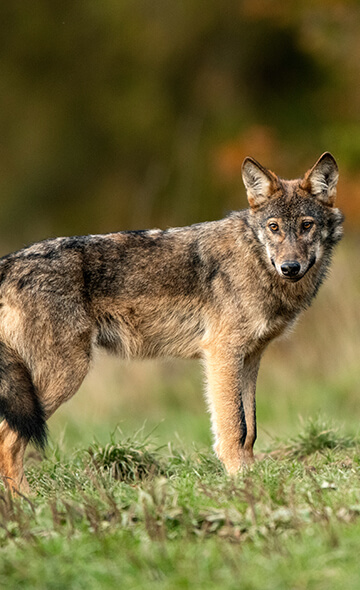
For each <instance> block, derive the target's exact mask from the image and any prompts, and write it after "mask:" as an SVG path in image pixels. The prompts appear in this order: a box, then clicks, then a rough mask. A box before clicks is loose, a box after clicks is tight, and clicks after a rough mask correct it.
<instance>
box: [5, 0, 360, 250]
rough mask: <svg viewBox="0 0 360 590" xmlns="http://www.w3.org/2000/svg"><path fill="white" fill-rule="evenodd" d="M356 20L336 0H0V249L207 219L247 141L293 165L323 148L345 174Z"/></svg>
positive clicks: (230, 186) (349, 159) (357, 157)
mask: <svg viewBox="0 0 360 590" xmlns="http://www.w3.org/2000/svg"><path fill="white" fill-rule="evenodd" d="M359 22H360V5H359V4H358V2H355V1H354V2H351V1H346V0H336V1H335V0H332V1H331V0H317V1H316V2H311V3H310V2H303V3H301V4H299V3H298V2H295V0H291V1H290V2H288V3H284V2H280V0H272V1H270V0H242V1H239V2H233V0H231V1H230V0H222V1H220V0H208V1H207V2H206V3H205V2H204V0H181V1H179V2H174V1H172V0H121V2H118V1H115V0H103V1H102V2H97V1H95V0H79V1H78V2H70V1H69V0H65V1H64V0H63V1H61V2H59V1H56V0H37V1H36V2H32V3H24V2H21V1H20V0H12V2H8V3H2V5H1V6H0V129H1V148H0V204H1V214H0V235H1V244H2V249H3V250H5V249H7V248H12V247H21V246H22V245H23V243H25V242H29V241H32V240H35V239H40V238H43V237H47V236H49V235H56V234H69V233H87V232H100V231H110V230H114V229H121V228H124V229H125V228H134V227H139V226H143V227H146V226H153V225H163V226H166V225H169V224H184V223H190V222H193V221H199V220H202V219H206V218H214V217H218V216H219V215H222V214H223V213H224V211H226V210H227V209H229V208H233V207H239V206H243V205H244V200H243V197H242V199H240V198H239V194H240V186H241V181H240V171H239V169H240V164H241V160H242V158H243V156H244V155H246V154H247V153H251V154H252V155H254V156H255V157H259V158H260V156H261V157H262V158H264V159H265V160H264V163H265V164H266V165H268V166H271V167H274V168H276V170H277V171H282V172H283V173H284V174H286V175H293V174H297V173H300V172H303V167H304V165H305V166H306V165H308V164H311V163H312V160H314V158H316V157H317V156H318V155H319V152H321V151H323V150H325V149H330V150H332V151H333V152H334V153H335V155H336V156H338V157H339V158H340V160H341V164H342V169H343V170H344V171H345V174H344V176H345V180H346V182H347V186H350V185H351V178H352V177H353V174H354V171H355V170H356V169H357V168H359V164H360V143H359V142H358V141H357V129H358V128H359V126H360V121H359V112H360V90H359V89H360V85H359V84H358V83H357V80H358V78H359V75H360V60H359V59H358V58H359V49H360V45H359V44H360V40H359V36H358V30H359ZM242 194H243V191H242ZM344 207H345V208H346V199H345V202H344ZM352 207H353V206H352ZM359 209H360V207H359ZM352 218H353V219H355V218H357V219H358V220H360V214H359V213H358V214H357V217H356V215H355V217H354V211H353V209H352Z"/></svg>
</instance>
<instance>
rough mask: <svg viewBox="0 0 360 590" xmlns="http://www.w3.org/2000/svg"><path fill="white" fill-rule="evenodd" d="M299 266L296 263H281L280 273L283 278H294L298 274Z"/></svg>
mask: <svg viewBox="0 0 360 590" xmlns="http://www.w3.org/2000/svg"><path fill="white" fill-rule="evenodd" d="M300 268H301V266H300V264H299V263H298V262H290V261H287V262H283V264H282V265H281V272H282V273H283V275H284V277H289V278H292V277H296V275H298V274H299V272H300Z"/></svg>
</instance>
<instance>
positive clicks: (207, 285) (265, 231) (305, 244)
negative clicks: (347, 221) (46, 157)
mask: <svg viewBox="0 0 360 590" xmlns="http://www.w3.org/2000/svg"><path fill="white" fill-rule="evenodd" d="M242 177H243V181H244V184H245V188H246V191H247V198H248V202H249V205H250V206H249V208H248V209H245V210H241V211H237V212H233V213H231V214H229V215H228V216H227V217H226V218H224V219H222V220H220V221H212V222H205V223H199V224H195V225H191V226H188V227H182V228H172V229H165V230H160V229H155V230H143V231H127V232H118V233H108V234H104V235H88V236H76V237H60V238H54V239H48V240H45V241H42V242H39V243H36V244H33V245H31V246H29V247H27V248H24V249H22V250H20V251H18V252H15V253H12V254H9V255H7V256H4V257H3V258H2V259H1V260H0V413H1V416H2V417H3V418H4V419H3V421H2V423H1V424H0V473H1V475H2V477H3V479H4V481H5V482H7V484H8V485H9V487H10V488H11V489H12V490H15V491H20V492H22V493H24V492H28V491H29V487H28V483H27V480H26V477H25V475H24V468H23V458H24V452H25V448H26V446H27V444H28V442H29V441H32V442H33V443H35V444H36V445H37V446H38V447H40V448H44V446H45V443H46V437H47V426H46V421H47V419H48V418H49V417H50V416H51V415H52V414H53V413H54V412H55V410H56V409H57V408H58V407H59V406H60V405H61V404H62V403H64V402H65V401H67V400H69V399H70V398H71V397H72V396H73V395H74V394H75V393H76V391H77V390H78V388H79V387H80V384H81V383H82V381H83V379H84V377H85V375H86V374H87V372H88V370H89V367H90V364H91V360H92V356H93V351H94V349H95V348H96V347H102V348H104V349H106V350H108V351H110V352H112V353H114V354H116V355H118V356H119V357H122V358H125V359H131V358H153V357H166V356H167V357H169V356H172V357H184V358H193V359H201V360H202V362H203V363H204V366H205V371H206V381H207V386H206V399H207V402H208V406H209V411H210V414H211V422H212V430H213V434H214V449H215V451H216V454H217V456H218V457H219V459H220V460H221V461H222V462H223V464H224V466H225V469H226V470H227V472H228V473H229V474H235V473H236V472H237V471H238V470H240V469H241V468H242V466H243V465H246V464H249V463H251V462H252V460H253V446H254V442H255V439H256V410H255V388H256V379H257V374H258V369H259V363H260V359H261V357H262V354H263V352H264V350H265V348H266V347H267V345H268V344H269V342H270V341H271V340H273V339H274V338H276V337H278V336H279V335H280V334H282V333H283V332H284V331H285V330H287V329H288V328H289V327H290V326H292V325H293V324H294V322H295V320H296V319H297V318H298V316H299V314H300V313H301V312H302V311H303V310H305V309H306V308H307V307H308V306H309V305H310V303H311V301H312V299H313V298H314V296H315V295H316V293H317V291H318V289H319V287H320V285H321V283H322V282H323V279H324V277H325V276H326V273H327V270H328V268H329V264H330V260H331V255H332V252H333V248H334V246H335V244H336V243H337V242H338V241H339V240H340V238H341V236H342V221H343V216H342V213H341V212H340V210H339V209H337V208H336V207H335V194H336V185H337V181H338V167H337V164H336V161H335V159H334V157H333V156H332V155H331V154H330V153H329V152H326V153H324V154H323V155H322V156H321V157H320V158H319V159H318V161H317V162H316V164H315V165H314V166H313V167H312V168H310V169H309V170H308V171H307V173H306V174H305V175H304V177H303V178H301V179H298V180H283V179H281V178H280V177H278V176H277V175H276V174H274V173H273V172H271V171H270V170H268V169H266V168H265V167H263V166H262V165H261V164H259V163H258V162H257V161H256V160H255V159H253V158H250V157H247V158H246V159H245V160H244V162H243V165H242Z"/></svg>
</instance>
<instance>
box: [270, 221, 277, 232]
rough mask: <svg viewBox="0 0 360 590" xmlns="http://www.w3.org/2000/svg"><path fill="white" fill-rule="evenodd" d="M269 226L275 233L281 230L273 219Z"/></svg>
mask: <svg viewBox="0 0 360 590" xmlns="http://www.w3.org/2000/svg"><path fill="white" fill-rule="evenodd" d="M269 228H270V229H271V231H272V232H273V233H274V234H275V233H276V232H277V231H279V226H278V224H277V223H275V221H272V222H271V223H269Z"/></svg>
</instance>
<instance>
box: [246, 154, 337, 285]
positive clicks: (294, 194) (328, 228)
mask: <svg viewBox="0 0 360 590" xmlns="http://www.w3.org/2000/svg"><path fill="white" fill-rule="evenodd" d="M242 176H243V181H244V184H245V187H246V190H247V197H248V201H249V204H250V222H251V227H252V229H253V231H254V232H255V234H256V236H257V239H258V240H259V241H260V242H261V243H262V244H263V246H264V247H265V249H266V252H267V256H268V260H269V266H271V265H272V266H273V267H274V268H275V269H276V271H277V273H278V274H279V275H280V276H281V277H282V278H283V279H284V280H286V281H292V282H296V281H299V280H300V279H301V278H302V277H303V276H304V275H305V274H306V273H307V272H308V270H310V268H312V267H313V266H314V265H315V264H316V263H317V262H318V261H320V260H321V259H322V258H323V257H324V256H325V257H327V256H328V255H329V254H330V252H331V250H332V247H333V246H334V245H335V244H336V242H338V241H339V240H340V239H341V236H342V227H341V224H342V221H343V215H342V213H341V212H340V211H339V209H336V208H335V207H334V203H335V196H336V184H337V181H338V177H339V173H338V167H337V164H336V161H335V159H334V157H333V156H332V155H331V154H330V153H329V152H326V153H325V154H323V155H322V156H321V157H320V158H319V159H318V161H317V162H316V164H315V165H314V166H313V167H312V168H310V170H308V171H307V172H306V174H305V176H304V178H302V179H299V180H283V179H280V178H279V177H278V176H276V174H274V173H273V172H271V171H270V170H267V169H266V168H264V167H263V166H261V164H259V163H258V162H257V161H256V160H254V159H253V158H246V159H245V160H244V162H243V166H242Z"/></svg>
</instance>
